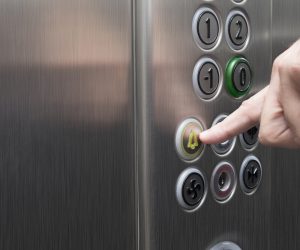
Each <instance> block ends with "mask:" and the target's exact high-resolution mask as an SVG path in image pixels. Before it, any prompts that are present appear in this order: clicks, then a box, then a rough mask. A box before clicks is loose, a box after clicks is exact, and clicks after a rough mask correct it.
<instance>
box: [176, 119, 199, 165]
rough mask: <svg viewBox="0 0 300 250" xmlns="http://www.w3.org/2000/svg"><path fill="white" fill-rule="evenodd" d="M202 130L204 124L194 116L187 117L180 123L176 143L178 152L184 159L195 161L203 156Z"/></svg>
mask: <svg viewBox="0 0 300 250" xmlns="http://www.w3.org/2000/svg"><path fill="white" fill-rule="evenodd" d="M202 131H203V126H202V125H201V123H200V122H199V121H198V120H196V119H194V118H189V119H186V120H185V121H183V122H182V123H181V124H180V125H179V127H178V129H177V132H176V137H175V144H176V150H177V153H178V155H179V156H180V157H181V158H182V159H183V160H185V161H195V160H197V159H199V157H200V156H201V153H202V152H203V149H204V144H202V143H201V141H200V139H199V134H200V132H202Z"/></svg>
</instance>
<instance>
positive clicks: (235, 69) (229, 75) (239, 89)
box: [225, 56, 252, 98]
mask: <svg viewBox="0 0 300 250" xmlns="http://www.w3.org/2000/svg"><path fill="white" fill-rule="evenodd" d="M225 80H226V87H227V90H228V92H229V93H230V94H231V95H232V96H233V97H236V98H238V97H241V96H244V95H245V94H247V92H248V91H249V90H250V88H251V84H252V71H251V68H250V65H249V62H248V61H247V59H246V58H244V57H241V56H236V57H233V58H231V59H230V60H229V62H228V63H227V66H226V73H225Z"/></svg>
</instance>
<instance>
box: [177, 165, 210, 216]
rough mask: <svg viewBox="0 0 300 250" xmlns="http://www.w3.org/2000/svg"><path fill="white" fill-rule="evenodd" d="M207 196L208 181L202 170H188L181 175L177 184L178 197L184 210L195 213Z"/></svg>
mask: <svg viewBox="0 0 300 250" xmlns="http://www.w3.org/2000/svg"><path fill="white" fill-rule="evenodd" d="M206 195H207V184H206V179H205V176H204V175H203V174H202V172H201V171H200V170H198V169H196V168H188V169H186V170H184V171H183V172H182V173H181V174H180V176H179V177H178V179H177V184H176V197H177V201H178V203H179V204H180V206H181V207H182V208H184V209H185V210H188V211H191V212H192V211H195V210H196V209H198V208H199V207H200V206H201V205H202V204H203V202H204V200H205V198H206Z"/></svg>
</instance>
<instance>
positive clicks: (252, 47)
mask: <svg viewBox="0 0 300 250" xmlns="http://www.w3.org/2000/svg"><path fill="white" fill-rule="evenodd" d="M200 6H213V8H214V10H216V11H217V12H218V13H219V14H220V16H221V19H222V23H223V24H222V27H224V26H223V25H224V23H225V20H226V16H227V14H228V13H229V11H230V10H232V9H234V8H236V7H237V5H236V4H234V3H233V2H232V1H229V0H228V1H196V0H192V1H182V0H153V1H148V0H137V1H136V73H137V76H136V77H137V78H136V79H137V121H138V123H137V124H138V149H139V151H138V169H139V173H138V174H139V175H138V176H139V201H140V202H139V210H140V218H139V227H140V235H139V243H140V249H143V250H144V249H145V250H160V249H162V250H167V249H172V250H177V249H178V250H179V249H180V250H181V249H189V250H199V249H201V250H202V249H206V248H207V247H209V246H213V245H215V244H216V243H218V242H220V241H224V240H229V241H233V242H236V243H238V244H239V245H240V246H241V248H242V249H243V250H253V249H264V250H265V249H269V247H270V242H269V233H270V204H271V195H270V194H271V169H270V166H271V162H270V157H271V156H270V150H269V149H267V148H264V147H262V146H259V147H258V148H257V149H255V150H254V152H253V154H254V155H256V156H257V157H258V158H259V159H260V160H261V162H262V166H263V171H264V178H263V181H262V183H261V186H260V188H259V189H258V190H257V193H256V194H255V195H253V196H247V195H245V194H243V192H242V191H241V189H240V188H239V187H238V188H237V190H236V193H235V195H234V196H233V198H232V199H231V200H230V201H229V202H228V203H226V204H219V203H217V202H216V201H214V199H213V197H212V194H211V192H209V193H208V196H207V199H206V201H205V203H204V204H203V206H202V207H201V208H200V209H199V210H197V211H195V212H193V213H187V212H185V211H184V210H183V209H182V208H181V207H180V206H179V205H178V203H177V200H176V196H175V185H176V180H177V178H178V176H179V175H180V173H181V172H182V171H184V170H185V169H187V168H188V167H196V168H198V169H200V170H201V171H203V172H204V173H205V175H206V176H208V178H210V176H211V173H212V170H213V168H214V167H215V166H216V165H217V164H218V163H219V162H221V161H222V160H223V159H225V160H228V161H230V162H231V163H232V164H233V166H234V167H235V168H236V170H237V171H239V169H240V165H241V163H242V161H243V159H244V158H245V157H246V156H247V155H248V153H247V152H246V151H245V150H243V149H242V147H241V146H240V145H239V143H237V145H236V147H235V148H234V150H233V152H232V153H231V154H230V156H228V157H224V158H221V157H217V156H216V155H215V154H214V153H213V152H212V150H211V148H209V147H206V149H205V152H204V155H203V157H201V159H200V160H199V161H197V162H196V163H193V164H188V163H185V162H183V161H181V160H180V159H179V158H178V156H177V154H176V150H175V146H174V136H175V133H176V127H177V125H178V124H180V122H181V121H182V120H183V119H185V118H188V117H195V118H198V119H200V120H201V121H202V122H203V123H204V125H205V126H206V127H209V126H211V124H212V122H213V120H214V118H215V117H217V116H218V115H219V114H221V113H231V112H232V111H233V110H235V109H236V108H237V107H238V106H239V105H240V103H241V100H238V101H237V100H234V99H233V98H231V97H229V95H228V94H227V93H226V91H225V88H224V86H223V89H222V92H221V94H220V95H219V97H218V98H216V99H215V100H213V101H212V102H205V101H202V100H200V99H199V98H198V97H197V96H196V94H195V93H194V90H193V87H192V73H193V68H194V65H195V63H196V62H197V61H198V60H199V58H200V57H201V56H204V55H209V56H211V57H212V58H214V59H216V61H217V62H219V63H220V65H222V69H223V70H224V68H225V65H226V62H227V61H228V60H229V59H230V58H231V57H232V56H234V55H236V53H234V52H233V51H231V50H230V48H229V46H228V45H227V43H226V41H225V35H224V30H223V35H222V41H221V43H220V46H219V47H218V48H217V49H215V50H213V51H212V52H209V53H204V52H203V51H202V50H200V49H199V48H198V47H197V45H196V44H195V42H194V40H193V36H192V19H193V15H194V13H195V12H196V10H197V9H198V8H199V7H200ZM239 8H243V9H245V10H246V11H247V13H248V15H249V21H250V25H251V39H250V42H249V46H248V47H247V49H245V51H243V52H242V54H243V55H245V56H246V57H247V58H248V59H249V61H250V63H251V65H252V66H253V72H254V81H253V82H254V84H253V89H252V91H251V94H254V93H256V92H257V91H259V90H260V89H261V88H262V87H263V86H265V85H266V84H267V83H268V80H269V75H270V70H271V59H272V58H271V46H270V44H271V2H270V1H245V2H244V3H243V4H242V5H239Z"/></svg>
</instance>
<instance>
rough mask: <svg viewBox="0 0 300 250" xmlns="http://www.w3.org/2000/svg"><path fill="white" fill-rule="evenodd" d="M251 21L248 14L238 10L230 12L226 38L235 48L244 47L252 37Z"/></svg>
mask: <svg viewBox="0 0 300 250" xmlns="http://www.w3.org/2000/svg"><path fill="white" fill-rule="evenodd" d="M249 29H250V27H249V22H248V19H247V17H246V15H245V14H244V13H243V12H241V11H238V10H234V11H232V12H230V13H229V15H228V17H227V20H226V39H227V43H228V44H229V46H230V47H231V48H232V49H233V50H237V51H238V50H241V49H243V48H244V47H245V46H246V45H247V43H248V41H249V37H250V32H249Z"/></svg>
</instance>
